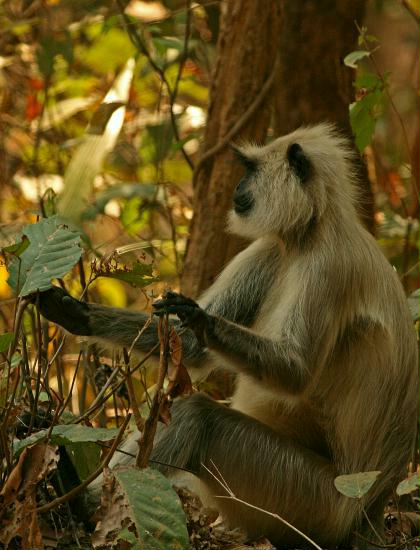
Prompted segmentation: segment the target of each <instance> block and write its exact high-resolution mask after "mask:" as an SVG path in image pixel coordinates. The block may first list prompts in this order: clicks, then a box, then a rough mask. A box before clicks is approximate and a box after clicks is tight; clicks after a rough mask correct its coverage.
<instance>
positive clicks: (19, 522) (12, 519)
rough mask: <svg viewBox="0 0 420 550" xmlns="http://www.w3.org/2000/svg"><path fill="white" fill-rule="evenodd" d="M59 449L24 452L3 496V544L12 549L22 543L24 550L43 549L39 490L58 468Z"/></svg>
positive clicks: (46, 447)
mask: <svg viewBox="0 0 420 550" xmlns="http://www.w3.org/2000/svg"><path fill="white" fill-rule="evenodd" d="M58 459H59V456H58V449H57V447H56V446H54V447H53V446H51V445H47V444H45V443H44V444H38V445H35V446H33V447H27V448H26V449H24V451H23V452H22V454H21V455H20V457H19V460H18V463H17V464H16V466H15V467H14V469H13V470H12V472H11V474H10V476H9V477H8V479H7V481H6V483H5V485H4V487H3V489H2V491H1V493H0V500H1V504H2V506H1V512H0V542H2V543H3V544H4V547H5V548H9V546H10V542H11V541H12V540H13V539H15V538H16V539H18V540H19V539H20V544H21V548H22V549H24V550H40V549H42V548H43V542H42V535H41V531H40V528H39V525H38V516H37V512H36V506H37V503H36V487H37V484H38V483H39V482H40V481H42V480H43V479H45V478H46V477H47V476H48V475H49V474H50V473H51V472H53V471H54V470H55V469H56V468H57V463H58Z"/></svg>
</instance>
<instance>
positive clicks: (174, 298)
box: [152, 291, 199, 311]
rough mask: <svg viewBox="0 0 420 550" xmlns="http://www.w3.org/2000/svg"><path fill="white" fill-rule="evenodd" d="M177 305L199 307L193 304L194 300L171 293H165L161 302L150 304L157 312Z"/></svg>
mask: <svg viewBox="0 0 420 550" xmlns="http://www.w3.org/2000/svg"><path fill="white" fill-rule="evenodd" d="M178 305H179V306H189V307H196V308H198V307H199V305H198V304H197V303H196V302H194V300H191V298H187V297H186V296H183V295H182V294H178V293H177V292H172V291H168V292H166V293H165V294H164V295H163V298H162V299H161V300H156V302H153V304H152V306H153V308H154V309H155V310H157V311H159V310H164V309H167V308H168V307H169V306H178Z"/></svg>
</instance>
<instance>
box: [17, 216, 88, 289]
mask: <svg viewBox="0 0 420 550" xmlns="http://www.w3.org/2000/svg"><path fill="white" fill-rule="evenodd" d="M23 233H24V235H27V236H28V237H29V241H30V245H29V246H28V248H27V249H26V250H25V251H24V252H23V253H22V254H21V256H20V258H13V259H12V261H11V262H10V265H9V274H10V276H9V280H8V283H9V285H10V286H11V287H12V288H13V289H14V290H15V292H16V293H17V294H18V295H19V296H26V295H27V294H30V293H31V292H36V291H37V290H40V291H42V290H46V289H48V288H50V287H51V279H54V278H57V277H62V276H63V275H65V274H66V273H67V272H68V271H69V270H70V269H71V268H72V267H73V266H74V265H75V263H76V262H77V261H78V260H79V258H80V255H81V253H82V250H81V248H80V246H79V242H80V237H79V234H78V233H76V232H75V231H72V230H70V229H69V228H68V227H67V226H66V225H64V224H63V223H62V222H61V221H60V220H59V219H58V218H57V217H52V218H46V219H43V220H41V221H40V222H38V223H34V224H32V225H27V226H26V227H25V228H24V229H23Z"/></svg>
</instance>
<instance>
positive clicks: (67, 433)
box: [13, 424, 118, 454]
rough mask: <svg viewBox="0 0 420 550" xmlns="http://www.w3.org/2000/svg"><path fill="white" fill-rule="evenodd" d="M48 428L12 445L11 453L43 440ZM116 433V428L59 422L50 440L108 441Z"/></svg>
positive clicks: (77, 441) (53, 441) (69, 441)
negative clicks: (90, 426)
mask: <svg viewBox="0 0 420 550" xmlns="http://www.w3.org/2000/svg"><path fill="white" fill-rule="evenodd" d="M47 434H48V430H40V431H39V432H36V433H34V434H32V435H30V436H29V437H26V438H25V439H22V440H21V441H17V442H15V443H14V445H13V453H14V454H18V453H20V452H21V451H22V450H23V449H25V447H28V446H29V445H34V444H35V443H39V442H40V441H44V440H45V439H46V437H47ZM117 434H118V429H117V428H112V429H107V428H89V427H88V426H82V425H80V424H59V425H58V426H54V428H53V429H52V432H51V438H50V442H51V443H52V444H53V445H69V444H72V443H87V442H95V441H110V440H111V439H113V438H114V437H116V435H117Z"/></svg>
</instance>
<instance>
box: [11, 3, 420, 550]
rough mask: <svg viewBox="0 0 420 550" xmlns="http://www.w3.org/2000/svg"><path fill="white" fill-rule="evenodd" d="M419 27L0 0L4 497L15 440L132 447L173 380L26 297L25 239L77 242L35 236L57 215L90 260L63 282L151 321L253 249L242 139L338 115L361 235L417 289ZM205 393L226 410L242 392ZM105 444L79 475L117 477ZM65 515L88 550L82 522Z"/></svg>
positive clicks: (411, 20)
mask: <svg viewBox="0 0 420 550" xmlns="http://www.w3.org/2000/svg"><path fill="white" fill-rule="evenodd" d="M418 22H419V13H418V5H417V3H416V2H411V1H410V0H406V1H405V0H401V1H398V0H336V1H332V0H318V1H315V0H305V1H303V2H295V1H293V0H284V1H281V2H277V1H274V0H270V1H262V0H258V1H256V0H224V1H219V0H207V1H205V0H203V1H201V2H192V1H191V0H165V1H162V2H159V1H140V0H131V1H130V2H129V3H127V2H125V1H124V0H116V1H115V2H110V1H101V0H95V1H92V2H82V1H70V0H44V1H41V0H33V1H32V0H8V1H5V2H2V3H1V4H0V128H1V130H0V205H1V206H0V224H1V225H0V238H1V246H2V247H3V255H2V261H1V265H0V328H1V333H2V335H1V337H0V352H1V353H2V356H3V360H4V362H3V363H2V371H1V378H0V405H1V411H2V412H1V428H0V436H1V437H0V440H1V446H2V473H1V475H2V482H3V484H5V483H6V485H7V480H9V479H10V477H11V472H13V471H15V472H16V469H15V468H16V464H17V463H19V464H21V466H22V464H23V463H24V458H20V459H19V457H18V455H16V453H15V450H13V449H12V447H11V445H12V443H11V440H12V438H13V436H16V435H17V436H18V437H19V438H20V439H21V440H25V438H27V437H29V436H31V435H33V434H34V432H35V433H36V431H37V430H38V429H39V428H43V427H44V428H45V426H46V425H48V426H50V427H51V426H52V425H57V424H59V423H62V422H63V418H64V416H63V415H65V414H70V415H72V416H71V418H73V423H76V422H75V420H74V419H77V422H78V423H79V425H81V424H83V423H85V424H86V422H88V423H89V424H90V425H91V426H94V427H95V428H96V429H98V430H100V429H104V428H114V429H115V430H117V431H118V433H121V435H122V432H121V426H123V427H124V428H125V420H124V419H126V418H127V416H126V415H127V412H129V411H131V412H134V413H136V412H137V413H140V414H145V415H146V416H147V414H148V412H147V411H148V404H149V405H150V397H149V394H150V393H151V394H153V388H155V387H156V383H157V379H156V374H153V372H152V370H151V369H147V364H142V365H141V367H140V368H137V370H136V373H135V374H133V376H132V378H131V375H130V376H128V375H127V369H126V366H127V365H126V364H125V362H126V363H127V364H128V363H129V362H130V360H131V357H129V358H128V361H127V357H125V358H124V357H122V356H119V355H118V354H117V355H115V354H111V355H110V354H109V353H108V354H106V353H105V352H103V350H101V349H98V348H97V347H96V346H95V345H90V344H88V343H87V342H81V343H80V342H79V341H78V340H77V339H76V338H73V337H70V336H64V335H63V333H62V331H61V330H58V329H57V328H56V327H53V326H52V325H49V324H48V323H47V322H46V321H45V320H42V319H40V317H39V315H38V314H37V312H36V308H34V307H33V306H32V305H31V304H29V303H28V302H27V301H26V302H25V299H24V298H22V297H23V296H24V295H25V292H22V287H19V285H17V286H16V285H15V286H14V285H13V284H12V285H10V284H9V283H10V279H9V282H8V277H9V275H10V273H9V272H11V273H12V272H13V269H12V271H11V270H10V265H11V264H12V263H13V262H15V261H20V260H19V258H20V257H23V256H22V255H23V254H24V250H25V246H26V245H25V237H24V238H23V240H22V234H23V235H26V237H29V235H32V236H31V237H29V241H31V242H32V239H33V242H37V243H40V244H42V243H44V244H45V242H46V240H47V237H50V236H51V234H52V233H54V231H56V230H57V228H60V229H62V230H64V231H65V229H63V227H62V226H59V225H57V224H58V222H56V221H53V222H52V224H53V226H49V229H48V227H45V228H44V226H43V229H42V230H40V231H39V232H38V229H35V230H33V229H29V230H28V226H32V227H40V226H39V225H38V224H37V222H39V221H40V220H42V219H43V218H51V219H52V220H57V218H54V216H55V215H56V214H58V215H59V216H61V217H64V218H65V219H66V223H68V224H69V225H70V226H71V228H73V229H74V230H76V229H77V231H78V234H79V235H81V242H82V245H83V254H82V256H81V257H80V259H79V257H73V256H72V252H71V251H72V250H73V249H72V248H71V247H70V248H69V249H68V250H66V248H65V247H64V245H63V243H65V242H66V241H65V238H64V239H63V241H60V240H59V244H60V243H61V250H60V253H61V256H66V259H67V263H66V262H65V261H64V264H63V265H62V266H61V268H62V269H61V272H60V273H59V274H58V275H57V278H58V279H59V280H60V284H63V285H64V286H65V287H66V288H67V290H68V291H69V292H71V293H72V294H73V295H75V296H81V295H83V296H84V298H85V299H88V300H90V301H95V302H101V303H104V304H107V305H112V306H115V307H130V308H133V309H146V310H147V309H149V310H150V304H151V301H152V299H153V297H155V296H158V295H159V294H160V293H161V292H162V291H163V290H164V289H165V288H167V287H171V288H173V289H181V290H182V291H183V292H184V293H185V294H187V295H188V296H191V297H197V296H198V295H199V294H200V292H202V291H203V290H204V289H206V288H207V287H208V286H209V285H210V284H211V283H212V282H213V281H214V279H215V277H216V276H217V274H218V273H219V272H220V270H221V269H222V268H223V266H224V265H226V263H227V262H228V260H229V259H230V258H231V257H232V256H233V255H234V254H235V253H237V252H238V251H239V250H240V249H241V248H242V247H244V245H245V243H244V242H243V241H242V240H240V239H239V238H237V237H234V236H232V235H228V234H227V233H226V232H225V219H226V214H227V212H228V210H229V209H230V208H231V197H232V194H233V190H234V188H235V186H236V185H237V183H238V181H239V179H240V177H241V174H242V170H243V168H241V166H240V165H239V164H238V163H236V162H235V161H234V156H233V153H232V150H231V148H230V147H229V145H230V144H231V143H235V142H236V143H240V142H241V141H243V140H252V141H253V142H256V143H260V144H262V143H265V142H268V141H270V140H272V139H274V138H275V137H277V136H280V135H283V134H285V133H288V132H289V131H292V130H293V129H295V128H297V127H298V126H300V125H302V124H303V125H304V124H313V123H317V122H320V121H325V120H328V121H332V122H334V123H335V124H336V125H337V126H338V128H339V130H340V131H341V132H343V133H344V134H346V135H347V136H348V137H349V138H351V139H352V140H353V142H354V144H355V151H356V158H357V164H358V168H359V183H358V185H359V188H360V215H361V217H362V218H363V221H364V223H365V224H366V226H367V228H368V229H369V230H370V231H371V232H372V233H373V234H374V236H375V238H376V239H377V241H378V243H379V245H380V247H381V248H382V250H383V252H384V254H385V255H386V256H387V258H388V259H389V261H390V262H391V263H392V265H393V266H394V267H395V269H396V270H397V272H398V274H399V276H400V279H401V282H402V284H403V286H404V288H405V290H406V292H407V294H410V293H411V292H413V291H415V290H416V289H417V288H418V221H417V218H418V166H419V165H418V148H419V125H418ZM50 230H51V232H52V233H51V234H50V233H48V231H50ZM78 238H79V237H78ZM78 238H77V239H78ZM42 239H44V241H43V240H42ZM16 242H21V245H20V248H19V245H18V246H17V247H14V248H13V246H12V247H11V245H13V243H16ZM22 243H23V244H22ZM73 244H74V243H73ZM77 246H78V244H77ZM73 251H74V250H73ZM76 256H77V254H76ZM73 266H74V268H73ZM12 279H13V277H12ZM12 282H13V281H12ZM35 282H36V281H35ZM35 282H34V281H31V280H29V282H28V288H30V290H32V291H33V290H35V289H36V288H41V286H39V285H38V286H36V284H35ZM32 283H33V284H32ZM130 283H132V284H130ZM31 284H32V286H31ZM34 285H35V286H34ZM17 295H19V297H18V299H17ZM80 349H81V351H79V350H80ZM80 365H81V366H80ZM79 366H80V368H79ZM110 376H111V377H113V378H112V380H111V382H109V380H110V378H109V377H110ZM127 376H128V378H127ZM103 388H105V389H106V390H110V393H109V394H108V393H106V391H104V390H103ZM121 388H123V391H121ZM124 388H125V389H124ZM201 388H202V389H204V390H206V391H209V392H210V393H211V394H212V395H213V396H215V397H217V398H220V399H228V397H229V394H230V392H231V389H232V379H231V377H230V376H228V375H222V374H216V375H214V376H213V377H212V378H210V380H208V381H206V382H203V383H202V385H201ZM131 390H133V391H131ZM133 392H134V393H135V395H136V398H135V403H134V404H133ZM133 405H134V411H133ZM54 411H55V412H54ZM57 411H59V413H57ZM25 415H26V417H25ZM24 417H25V418H27V419H28V420H27V421H25V422H24V421H22V418H24ZM40 417H42V418H43V420H42V421H40V420H39V418H40ZM44 417H46V420H45V419H44ZM16 418H18V419H19V420H18V422H17V423H16ZM48 419H49V420H48ZM44 420H45V423H46V424H45V425H44V424H43V422H44ZM136 421H139V420H138V418H137V419H136ZM22 426H23V427H22ZM101 433H102V432H99V431H98V432H95V434H96V435H95V436H92V437H91V440H88V442H89V444H93V447H92V448H90V451H91V452H92V454H91V455H90V457H89V460H88V462H89V465H88V466H86V461H87V458H86V456H84V455H80V452H81V450H80V445H79V447H77V445H78V444H80V441H79V440H77V437H76V439H74V438H73V439H71V438H70V439H68V440H66V442H67V444H68V445H73V447H74V448H73V451H72V453H73V454H72V461H73V465H74V466H75V468H76V471H77V472H76V473H77V476H78V478H79V480H82V481H83V480H86V479H88V478H89V476H91V475H93V474H94V473H95V472H96V470H98V468H99V467H100V465H101V462H100V461H101V453H100V450H101V449H100V448H99V447H98V445H96V444H97V443H98V441H100V440H108V439H110V437H109V433H110V432H108V431H107V433H106V435H104V434H103V433H102V435H101ZM115 433H117V432H115ZM115 433H114V432H113V434H114V435H115ZM51 435H52V431H51V430H50V433H49V439H50V440H51ZM80 437H81V436H80ZM83 437H85V436H83ZM57 438H58V436H57ZM54 441H55V443H56V444H57V445H60V444H61V445H62V444H63V440H60V439H59V438H58V439H56V440H54V439H53V440H52V442H53V443H54ZM32 442H33V441H32ZM69 442H70V443H69ZM28 445H29V443H27V444H26V445H23V446H22V449H23V448H25V449H26V448H27V449H28V452H29V449H33V448H36V446H35V447H29V446H28ZM95 445H96V446H95ZM86 448H87V447H86ZM92 449H93V450H92ZM68 452H70V451H68ZM70 454H71V453H70ZM22 456H23V454H21V455H20V457H22ZM92 457H93V458H92ZM32 460H34V458H33V457H32ZM57 460H58V459H57ZM17 461H20V462H17ZM44 466H45V465H44ZM41 470H42V468H41ZM42 471H43V476H41V477H42V479H43V480H47V479H49V478H48V475H49V471H48V468H47V466H45V467H44V470H42ZM121 483H122V482H121ZM70 486H71V484H70ZM69 490H70V489H69ZM48 491H50V492H51V491H53V492H54V491H55V492H56V493H57V494H56V497H57V495H58V497H59V496H60V489H57V488H55V489H51V488H50V487H49V488H48V490H47V492H48ZM61 493H62V494H64V495H65V494H66V491H61ZM34 494H35V493H34ZM62 494H61V496H62ZM34 498H35V496H34ZM45 498H46V502H48V501H49V498H48V497H45ZM50 500H51V499H50ZM69 500H70V499H69ZM65 502H67V501H65ZM57 505H60V506H63V505H61V504H60V503H58V504H57ZM58 509H59V510H60V512H59V513H61V514H64V517H65V518H66V519H65V521H64V524H65V526H64V527H63V528H62V531H61V533H64V532H65V533H66V536H67V535H68V537H69V540H70V541H73V542H74V539H75V536H76V535H75V531H74V528H73V527H71V528H70V527H69V525H70V524H71V522H70V521H69V519H68V518H69V517H71V515H72V514H74V510H73V511H70V512H68V511H67V512H63V511H62V508H58ZM20 512H21V514H22V515H21V516H19V514H18V515H17V516H16V517H17V518H18V519H19V518H20V519H21V520H22V518H25V517H27V514H29V516H30V517H31V521H35V519H34V517H35V516H33V514H32V515H31V514H30V513H29V512H28V510H26V509H25V510H21V511H20ZM25 514H26V515H25ZM66 514H67V515H66ZM69 514H70V515H69ZM16 522H17V523H19V521H18V520H16ZM47 523H48V522H47ZM3 527H4V524H3ZM20 528H21V527H19V525H17V524H15V525H14V527H13V526H12V527H11V526H10V525H8V526H7V529H10V532H11V533H12V534H13V536H11V538H10V539H8V540H9V541H12V540H13V541H15V540H18V539H19V537H20V538H21V539H22V537H23V539H22V540H25V541H26V544H32V545H33V546H26V547H28V548H29V547H33V548H36V544H35V542H36V541H38V542H39V540H41V539H43V540H44V542H45V540H46V539H45V537H46V536H47V535H46V534H45V533H47V532H49V531H48V529H47V527H45V525H44V526H42V525H41V527H40V525H39V524H38V523H37V522H36V528H34V532H33V533H35V534H32V535H31V537H32V538H30V537H29V535H27V534H26V535H22V533H20V531H19V529H20ZM13 529H15V531H13ZM7 533H9V531H7ZM68 533H70V534H68ZM7 536H9V535H7ZM14 537H15V538H14ZM16 537H18V539H16ZM25 537H29V538H26V539H25ZM36 537H38V538H36ZM6 538H7V537H6ZM56 538H57V537H56ZM58 538H59V537H58ZM76 538H77V536H76ZM0 540H2V539H1V535H0ZM19 540H20V539H19ZM34 541H35V542H34ZM38 542H36V543H38ZM16 544H18V543H16ZM16 547H17V548H19V546H16Z"/></svg>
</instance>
